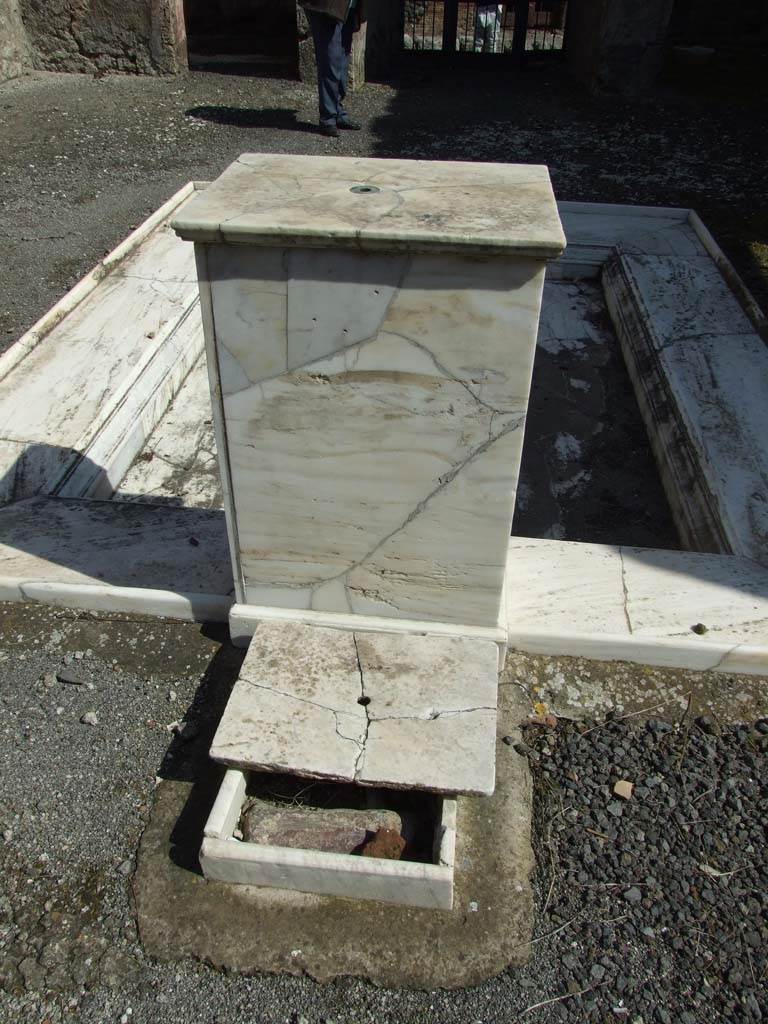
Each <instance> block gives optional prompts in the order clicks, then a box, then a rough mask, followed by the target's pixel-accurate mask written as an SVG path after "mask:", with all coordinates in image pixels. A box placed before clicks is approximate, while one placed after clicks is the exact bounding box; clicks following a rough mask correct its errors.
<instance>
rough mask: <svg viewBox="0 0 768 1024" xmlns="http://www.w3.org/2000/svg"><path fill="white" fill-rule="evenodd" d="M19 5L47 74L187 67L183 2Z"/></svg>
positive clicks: (39, 1) (80, 0) (54, 0)
mask: <svg viewBox="0 0 768 1024" xmlns="http://www.w3.org/2000/svg"><path fill="white" fill-rule="evenodd" d="M5 2H7V0H5ZM18 3H19V6H20V9H21V15H22V18H23V20H24V25H25V27H26V31H27V36H28V39H29V42H30V44H31V45H32V47H33V48H34V51H35V57H36V64H37V66H38V67H40V68H44V69H45V70H48V71H80V72H94V71H127V72H133V73H140V74H158V73H160V74H174V73H176V72H178V71H182V70H184V68H185V67H186V64H187V53H186V37H185V33H184V10H183V0H18Z"/></svg>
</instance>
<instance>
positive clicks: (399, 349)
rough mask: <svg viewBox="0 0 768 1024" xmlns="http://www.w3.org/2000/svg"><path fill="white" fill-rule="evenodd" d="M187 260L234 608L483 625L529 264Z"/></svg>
mask: <svg viewBox="0 0 768 1024" xmlns="http://www.w3.org/2000/svg"><path fill="white" fill-rule="evenodd" d="M231 249H232V250H233V249H234V247H231ZM207 258H208V275H209V277H211V278H212V283H211V294H212V299H213V320H214V322H215V331H216V339H215V343H216V351H217V356H218V360H217V369H218V371H219V374H220V387H221V392H222V396H223V405H222V415H223V421H224V423H225V424H226V438H227V445H228V452H227V455H228V458H227V465H228V472H229V474H230V476H231V487H232V494H233V500H234V514H233V519H234V520H235V521H236V531H233V533H234V532H236V534H237V543H238V547H239V563H240V573H241V575H242V582H243V590H244V599H245V603H247V604H253V605H275V606H282V607H293V608H300V609H308V610H315V611H330V612H341V613H343V612H353V613H355V614H363V615H383V616H389V615H391V616H395V617H398V616H400V617H406V618H418V619H435V620H439V621H452V622H458V623H463V624H466V625H480V626H494V625H495V624H496V621H497V618H498V611H499V599H500V592H501V588H502V581H503V573H504V564H505V559H506V546H507V537H508V534H509V525H510V523H511V519H512V511H513V506H514V492H515V485H516V479H517V475H518V470H519V462H520V454H521V450H522V442H523V429H524V420H525V411H526V408H527V401H528V391H529V386H530V378H531V372H532V363H533V355H534V347H535V336H536V325H537V320H538V313H539V306H540V301H541V288H542V283H543V264H537V263H532V262H528V261H525V260H516V261H514V262H511V263H510V262H505V261H502V260H497V261H493V262H488V261H478V260H462V259H461V258H460V257H457V256H443V257H438V256H424V255H421V256H414V257H408V256H390V255H383V254H373V255H371V254H362V255H357V256H356V257H355V258H354V259H352V258H351V256H348V254H346V253H345V254H343V257H342V258H341V259H340V258H339V254H334V253H332V252H322V251H319V250H315V251H308V250H275V251H270V250H254V251H253V252H251V251H250V250H247V249H243V248H241V249H240V250H238V257H237V258H238V259H239V260H240V261H241V262H242V267H241V274H242V276H241V277H237V276H235V271H234V268H233V266H232V260H233V259H234V258H235V257H233V255H232V252H231V251H230V249H228V248H224V247H220V246H211V247H209V251H208V257H207ZM283 293H284V294H283ZM354 296H357V298H354ZM273 299H274V300H275V303H276V304H275V305H273ZM262 300H264V301H265V302H266V304H264V305H262ZM268 311H269V315H267V312H268ZM341 311H343V315H342V313H341ZM281 316H282V317H284V319H283V320H281V319H280V317H281ZM468 339H471V345H468ZM301 359H303V360H305V362H304V363H303V364H301V365H299V364H298V361H299V360H301ZM457 580H461V586H460V587H459V586H457V585H456V583H455V581H457Z"/></svg>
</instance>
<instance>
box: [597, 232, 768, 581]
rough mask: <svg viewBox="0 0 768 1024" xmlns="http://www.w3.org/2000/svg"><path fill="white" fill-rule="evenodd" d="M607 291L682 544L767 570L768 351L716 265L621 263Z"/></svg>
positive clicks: (652, 260)
mask: <svg viewBox="0 0 768 1024" xmlns="http://www.w3.org/2000/svg"><path fill="white" fill-rule="evenodd" d="M603 288H604V291H605V296H606V301H607V303H608V308H609V311H610V313H611V316H612V319H613V321H614V324H615V327H616V331H617V334H618V336H619V340H620V342H621V346H622V349H623V351H624V355H625V358H626V361H627V366H628V369H629V372H630V376H631V378H632V381H633V384H634V387H635V392H636V395H637V398H638V404H639V406H640V410H641V413H642V415H643V418H644V420H645V424H646V428H647V430H648V434H649V437H650V439H651V444H652V446H653V449H654V454H655V455H656V459H657V462H658V464H659V468H660V471H661V477H662V482H663V484H664V487H665V490H666V493H667V497H668V500H669V502H670V505H671V507H672V511H673V514H674V516H675V521H676V524H677V526H678V530H679V532H680V534H681V538H682V540H683V542H684V544H685V545H686V546H687V547H689V548H691V549H693V550H699V551H713V552H723V553H727V554H734V555H739V556H742V557H745V558H751V559H754V560H755V561H759V562H761V563H763V564H765V565H768V445H766V438H768V349H766V346H765V344H764V343H763V341H762V340H761V338H760V337H759V336H758V334H757V333H756V331H755V328H754V325H753V323H752V321H751V320H750V318H749V317H748V316H747V313H746V312H745V310H744V308H743V306H742V304H741V301H740V300H739V299H737V298H736V296H735V295H734V294H733V293H732V291H731V290H730V288H729V286H728V284H727V283H726V281H725V280H724V279H723V277H722V275H721V273H720V270H719V268H718V267H717V266H716V265H715V263H714V261H712V260H711V259H709V258H707V259H706V261H703V260H698V259H697V260H688V259H684V258H678V257H666V256H649V255H636V254H631V253H623V252H621V251H617V252H616V253H615V254H614V256H613V257H612V258H611V259H610V260H609V262H608V263H607V264H606V267H605V270H604V272H603Z"/></svg>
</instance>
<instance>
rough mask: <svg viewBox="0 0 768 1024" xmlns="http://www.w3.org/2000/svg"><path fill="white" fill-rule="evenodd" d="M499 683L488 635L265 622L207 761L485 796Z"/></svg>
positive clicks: (490, 780)
mask: <svg viewBox="0 0 768 1024" xmlns="http://www.w3.org/2000/svg"><path fill="white" fill-rule="evenodd" d="M497 684H498V659H497V648H496V645H495V644H494V643H493V642H491V641H489V640H478V639H474V638H466V637H443V636H421V635H419V636H405V635H399V634H388V633H387V634H384V633H353V632H351V631H345V630H335V629H327V628H324V627H318V626H308V625H304V624H301V623H277V622H269V623H263V624H262V625H260V626H259V628H258V630H257V631H256V634H255V636H254V638H253V640H252V641H251V646H250V647H249V649H248V654H247V655H246V658H245V661H244V662H243V666H242V669H241V673H240V677H239V678H238V681H237V683H236V684H235V687H234V689H233V691H232V695H231V697H230V699H229V703H228V704H227V707H226V709H225V711H224V714H223V716H222V719H221V722H220V723H219V728H218V730H217V732H216V735H215V737H214V741H213V745H212V746H211V757H212V758H213V759H214V760H215V761H219V762H221V763H223V764H226V765H230V766H233V767H239V768H243V769H250V770H260V771H275V772H292V773H294V774H296V775H305V776H308V777H311V778H328V779H335V780H338V781H346V782H358V783H360V784H361V785H369V786H391V787H397V788H403V789H410V788H413V789H423V790H428V791H432V792H439V793H468V794H490V793H492V792H493V789H494V781H495V756H494V735H495V729H496V701H497Z"/></svg>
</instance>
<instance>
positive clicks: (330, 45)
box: [306, 11, 353, 125]
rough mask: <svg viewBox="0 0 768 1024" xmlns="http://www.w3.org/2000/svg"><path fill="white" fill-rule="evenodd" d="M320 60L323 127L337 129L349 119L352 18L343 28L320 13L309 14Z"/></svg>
mask: <svg viewBox="0 0 768 1024" xmlns="http://www.w3.org/2000/svg"><path fill="white" fill-rule="evenodd" d="M306 13H307V18H308V19H309V26H310V28H311V29H312V39H313V40H314V43H315V57H316V59H317V93H318V97H319V99H320V124H327V125H335V124H338V122H339V121H343V120H344V118H345V117H346V116H347V115H346V111H345V110H344V97H345V96H346V95H347V72H348V71H349V57H350V54H351V53H352V35H353V31H352V20H353V19H352V18H351V17H350V18H347V20H346V21H345V22H344V23H343V24H342V23H341V22H340V21H336V19H335V18H331V17H330V16H329V15H327V14H320V12H319V11H307V12H306Z"/></svg>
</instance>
